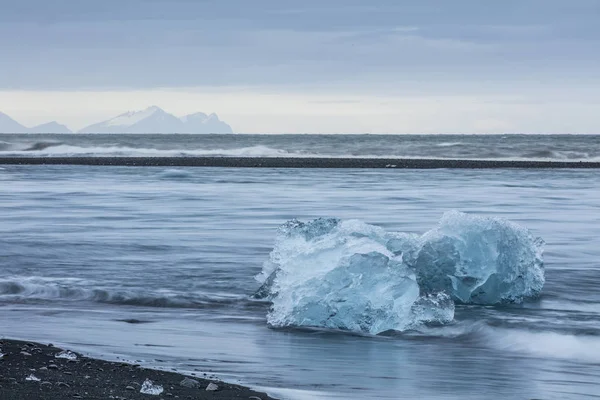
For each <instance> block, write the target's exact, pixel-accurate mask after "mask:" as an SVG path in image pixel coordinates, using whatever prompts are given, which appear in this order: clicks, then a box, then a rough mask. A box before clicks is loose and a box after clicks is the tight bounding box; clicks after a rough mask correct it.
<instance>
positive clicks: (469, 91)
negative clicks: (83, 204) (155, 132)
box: [0, 0, 600, 133]
mask: <svg viewBox="0 0 600 400" xmlns="http://www.w3.org/2000/svg"><path fill="white" fill-rule="evenodd" d="M0 38H1V39H0V111H3V112H5V113H7V114H9V115H11V116H12V117H13V118H15V119H17V120H18V121H19V122H22V123H24V124H26V125H34V124H37V123H42V122H46V121H47V120H49V119H57V120H58V121H59V122H62V123H65V124H67V125H69V126H70V127H71V128H74V129H78V128H81V127H83V126H84V125H87V124H90V123H93V122H97V121H98V120H101V119H105V118H108V117H112V116H114V115H115V114H120V113H122V112H125V111H128V110H135V109H141V108H145V107H148V106H150V105H154V104H156V105H158V106H161V107H163V108H164V109H165V110H166V111H169V112H172V113H174V114H182V115H183V114H186V113H190V112H194V111H203V112H216V113H217V114H219V116H220V117H221V118H222V119H224V120H225V121H227V122H228V123H230V124H231V125H232V126H233V128H234V130H236V131H238V132H267V133H270V132H348V133H355V132H373V133H375V132H381V133H411V132H412V133H419V132H423V133H428V132H441V133H449V132H457V133H461V132H464V133H474V132H484V133H485V132H498V133H504V132H532V133H563V132H564V133H600V1H599V0H503V1H482V0H453V1H449V0H420V1H415V0H370V1H364V0H360V1H359V0H304V1H301V2H300V1H286V0H253V1H248V0H210V1H208V0H207V1H202V0H102V1H100V0H86V1H82V0H52V1H49V0H0Z"/></svg>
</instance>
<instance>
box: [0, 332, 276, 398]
mask: <svg viewBox="0 0 600 400" xmlns="http://www.w3.org/2000/svg"><path fill="white" fill-rule="evenodd" d="M62 351H63V350H62V349H59V348H56V347H54V346H50V345H43V344H39V343H33V342H22V341H15V340H6V339H3V340H0V354H3V356H1V357H0V399H2V400H66V399H118V400H124V399H146V400H148V399H157V400H159V399H177V398H179V399H195V400H196V399H197V400H204V399H248V400H258V399H260V400H269V399H272V398H271V397H269V396H267V395H266V394H264V393H258V392H255V391H253V390H250V389H248V388H246V387H243V386H239V385H231V384H227V383H223V382H220V381H217V380H211V379H209V378H210V377H207V376H204V375H203V376H202V377H196V376H189V377H186V376H184V375H180V374H177V373H174V372H164V371H157V370H152V369H146V368H141V367H140V366H139V365H134V364H128V363H119V362H108V361H102V360H96V359H92V358H87V357H84V356H82V355H80V354H77V353H72V354H74V355H75V356H76V359H74V360H69V359H66V358H56V355H57V354H59V353H61V352H62ZM147 379H149V380H150V381H152V382H153V383H154V384H155V385H160V386H162V388H163V392H162V393H161V394H158V395H151V394H143V393H141V392H140V391H141V390H142V385H143V384H144V382H145V381H146V380H147ZM184 380H185V382H184ZM211 384H212V385H216V386H217V390H215V391H209V390H207V387H209V385H211ZM213 388H214V387H213Z"/></svg>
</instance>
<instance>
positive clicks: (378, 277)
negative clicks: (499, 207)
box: [256, 211, 544, 334]
mask: <svg viewBox="0 0 600 400" xmlns="http://www.w3.org/2000/svg"><path fill="white" fill-rule="evenodd" d="M542 250H543V241H542V240H541V239H539V238H538V239H536V238H534V237H533V236H532V235H531V233H530V232H529V231H528V230H527V229H525V228H523V227H521V226H519V225H517V224H514V223H512V222H509V221H506V220H503V219H499V218H488V217H479V216H472V215H468V214H464V213H460V212H456V211H452V212H448V213H446V214H444V216H443V217H442V220H441V221H440V223H439V225H438V226H437V227H436V228H435V229H433V230H431V231H429V232H427V233H425V234H424V235H423V236H418V235H413V234H407V233H401V232H386V231H385V230H383V229H382V228H380V227H377V226H373V225H369V224H365V223H362V222H360V221H355V220H350V221H342V220H337V219H318V220H314V221H311V222H307V223H303V222H300V221H296V220H294V221H290V222H288V223H287V224H285V225H283V226H282V227H281V228H280V230H279V234H278V237H277V239H276V243H275V247H274V249H273V251H272V252H271V255H270V259H269V261H268V262H266V263H265V265H264V267H263V271H262V273H261V274H259V275H258V276H257V279H258V280H259V281H260V282H261V283H263V285H262V286H261V288H260V290H259V291H258V292H257V294H256V297H261V298H268V299H269V300H271V301H272V303H273V304H272V308H271V310H270V312H269V314H268V316H267V320H268V323H269V324H270V325H271V326H274V327H284V326H309V327H320V328H330V329H341V330H350V331H356V332H365V333H371V334H378V333H382V332H385V331H388V330H396V331H404V330H407V329H415V328H418V327H419V326H422V325H423V324H440V323H448V322H450V321H452V319H453V318H454V301H458V302H462V303H475V304H498V303H504V302H521V301H523V300H524V299H526V298H530V297H535V296H537V295H538V294H539V293H540V291H541V289H542V287H543V285H544V267H543V261H542Z"/></svg>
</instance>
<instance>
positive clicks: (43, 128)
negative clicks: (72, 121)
mask: <svg viewBox="0 0 600 400" xmlns="http://www.w3.org/2000/svg"><path fill="white" fill-rule="evenodd" d="M27 132H29V133H73V132H72V131H71V130H70V129H69V128H67V127H66V126H65V125H62V124H59V123H58V122H56V121H52V122H48V123H46V124H42V125H38V126H34V127H33V128H30V129H28V130H27Z"/></svg>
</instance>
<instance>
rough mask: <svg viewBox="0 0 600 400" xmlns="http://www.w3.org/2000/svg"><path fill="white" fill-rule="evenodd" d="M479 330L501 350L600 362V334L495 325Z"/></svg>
mask: <svg viewBox="0 0 600 400" xmlns="http://www.w3.org/2000/svg"><path fill="white" fill-rule="evenodd" d="M480 333H481V334H482V335H483V336H484V337H485V338H486V341H487V343H488V344H489V345H491V346H492V347H494V348H496V349H498V350H503V351H511V352H518V353H525V354H529V355H531V356H534V357H542V358H558V359H565V360H578V361H581V362H589V363H600V336H595V335H573V334H565V333H558V332H550V331H534V330H522V329H502V328H492V327H486V328H482V329H481V330H480Z"/></svg>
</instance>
